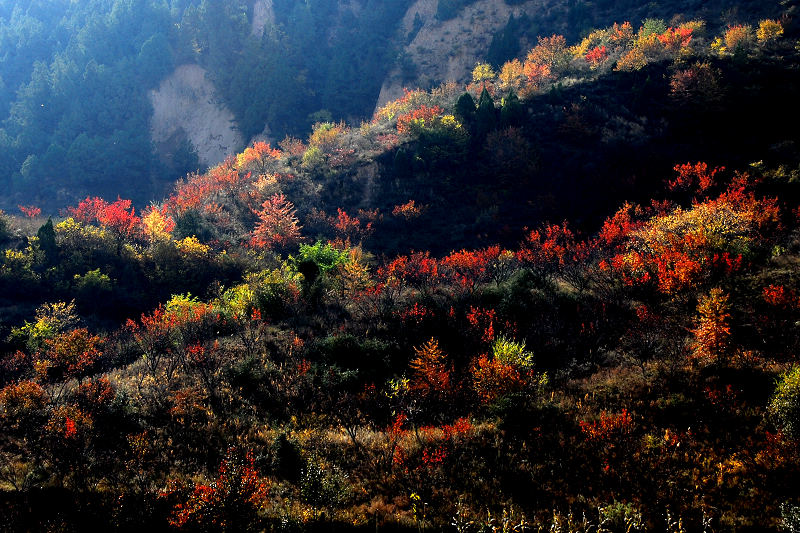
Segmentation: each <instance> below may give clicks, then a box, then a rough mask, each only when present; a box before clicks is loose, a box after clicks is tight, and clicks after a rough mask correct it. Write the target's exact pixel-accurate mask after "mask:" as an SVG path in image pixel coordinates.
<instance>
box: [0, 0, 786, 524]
mask: <svg viewBox="0 0 800 533" xmlns="http://www.w3.org/2000/svg"><path fill="white" fill-rule="evenodd" d="M465 4H466V3H465ZM468 4H469V5H464V6H462V5H461V3H453V4H451V5H450V7H451V8H452V11H450V12H448V11H445V13H450V14H453V17H451V18H449V19H448V20H455V19H457V17H458V14H459V13H464V11H462V10H461V8H463V9H472V8H476V7H477V5H478V3H477V2H476V3H468ZM576 4H577V3H576ZM359 5H361V4H358V3H352V4H351V5H350V7H349V8H348V9H346V10H342V9H340V8H339V7H336V8H335V9H334V7H333V6H332V5H328V7H329V8H330V11H323V13H324V14H325V16H327V17H330V18H331V19H334V18H336V17H345V14H344V13H345V12H346V11H349V10H350V9H353V10H356V9H357V8H358V6H359ZM442 5H443V4H442V3H440V4H438V6H437V11H438V10H439V9H441V6H442ZM593 5H594V6H596V7H598V8H599V7H601V6H602V5H604V4H603V3H601V2H597V3H596V4H593ZM748 5H750V4H742V6H743V7H742V9H743V10H745V9H746V8H747V6H748ZM337 6H338V4H337ZM306 7H307V8H309V9H312V11H313V9H314V8H320V7H325V5H320V4H314V3H309V4H306V5H305V7H304V6H300V7H299V8H298V7H297V5H295V6H294V7H293V8H292V9H291V12H289V9H288V8H289V3H288V2H286V1H279V0H274V1H273V2H272V3H271V4H270V3H265V4H263V5H262V6H261V7H260V8H259V9H261V10H262V11H259V13H261V15H260V16H262V17H263V18H262V19H261V20H264V21H266V22H269V21H271V20H272V18H273V17H274V20H275V24H277V25H281V24H283V25H284V28H289V27H292V25H295V24H300V22H302V21H303V20H305V22H306V23H311V22H313V20H314V18H313V17H311V18H307V19H303V18H302V16H301V15H302V14H303V13H305V14H306V15H308V14H309V13H311V12H309V11H304V9H305V8H306ZM401 7H402V11H405V9H406V8H405V6H401ZM783 7H784V8H785V9H786V10H787V11H786V12H785V13H784V14H783V15H782V16H781V17H780V18H760V15H754V18H752V19H749V18H747V17H745V18H744V20H741V21H740V23H738V24H733V25H730V26H729V25H717V24H716V23H715V22H713V21H708V22H707V21H705V20H702V19H699V18H694V17H692V18H689V17H673V16H671V15H670V16H669V18H668V20H665V19H660V18H649V19H647V20H645V21H643V22H642V23H638V22H636V23H633V22H626V21H625V20H621V21H611V22H609V23H608V24H607V25H605V26H598V27H596V28H594V29H591V30H589V31H586V32H582V33H581V35H580V36H577V37H574V38H573V37H570V38H567V37H566V36H563V35H558V34H551V33H545V34H544V35H541V36H540V37H541V38H534V39H531V40H530V42H529V44H528V48H527V49H524V50H522V51H520V53H519V54H517V55H516V56H514V57H510V58H508V59H507V60H504V61H501V62H499V63H498V64H494V65H493V64H492V63H490V62H489V61H488V60H487V61H481V62H479V63H478V64H476V65H473V66H472V69H471V72H470V76H469V78H468V79H467V80H466V83H464V84H461V83H456V82H445V83H442V84H439V85H435V86H433V87H430V88H429V89H425V90H423V89H408V90H405V91H404V92H403V94H402V96H400V97H399V98H398V99H395V100H390V101H388V102H386V103H385V104H384V105H383V106H381V107H380V108H379V109H378V110H377V111H376V112H375V113H374V115H373V116H372V117H371V118H370V120H368V121H363V122H362V123H360V124H359V125H348V124H347V123H345V122H344V121H336V120H334V119H333V112H331V115H330V116H327V115H325V114H324V113H320V114H318V115H316V118H318V119H321V120H318V121H316V122H315V123H314V125H313V126H312V129H311V132H310V134H308V135H302V136H300V135H295V136H292V135H286V136H285V137H282V138H281V140H279V141H278V142H277V143H274V142H272V141H270V142H267V140H256V141H253V142H248V143H247V145H246V147H245V148H244V149H243V150H241V151H240V152H239V153H237V154H236V156H235V157H230V158H228V159H226V160H224V161H223V162H221V163H219V164H217V165H214V166H212V167H211V168H209V169H208V170H207V171H202V172H200V171H198V172H192V173H190V174H188V175H186V177H185V178H184V179H181V180H179V181H178V182H176V183H175V184H174V187H173V188H172V189H171V192H170V193H169V194H167V195H166V196H165V197H164V198H163V199H162V200H161V201H159V202H154V203H152V204H151V205H149V206H148V207H147V208H145V209H139V208H137V207H136V206H135V204H134V202H132V201H131V200H129V199H123V198H120V197H119V196H116V195H114V196H110V197H107V198H105V199H104V198H103V197H99V196H87V197H85V198H84V199H82V200H81V201H79V202H75V204H74V205H73V206H72V207H69V208H68V209H67V210H65V212H64V213H63V215H62V216H60V217H57V218H55V219H53V218H49V217H46V216H43V215H42V213H41V211H39V210H38V209H37V208H36V207H35V206H24V208H23V209H22V210H21V216H16V215H13V216H12V215H8V214H0V246H1V247H2V255H0V525H1V526H2V529H4V530H8V531H41V530H45V531H46V530H55V531H139V530H141V529H142V528H146V529H148V530H153V531H198V532H200V531H202V532H207V531H220V532H222V531H228V532H230V531H237V532H238V531H297V532H302V531H367V530H369V531H372V530H377V531H386V530H388V531H402V532H406V531H408V532H410V531H417V532H421V531H427V532H434V531H453V530H455V531H457V532H470V533H483V532H487V531H519V532H524V531H564V532H570V533H572V532H575V533H577V532H580V533H590V532H591V533H600V532H601V531H603V532H606V531H607V532H623V531H624V532H626V533H627V532H632V531H655V532H669V533H673V532H674V533H679V532H685V531H719V532H723V531H724V532H734V531H735V532H743V531H744V532H748V531H752V532H760V531H768V532H778V531H793V530H796V529H798V528H800V519H798V517H799V516H800V490H799V489H798V487H797V484H796V483H795V482H794V481H795V479H796V478H797V475H798V473H800V461H799V460H798V457H800V454H799V453H798V452H800V430H798V428H800V365H799V363H798V360H797V349H798V346H800V334H799V333H798V330H797V324H798V321H800V275H799V273H798V269H797V265H798V264H800V239H798V236H799V235H800V233H798V227H800V181H799V179H800V144H798V143H800V137H799V136H798V132H797V129H796V128H795V124H797V123H798V119H800V116H798V115H799V114H800V108H798V106H796V105H795V100H796V95H797V94H798V91H799V90H800V68H798V66H799V65H800V48H798V38H800V31H798V25H797V23H796V21H795V20H794V19H793V18H792V15H793V13H794V11H793V8H792V6H790V5H788V4H787V5H785V6H783ZM206 8H209V9H213V7H212V6H209V5H207V6H206ZM217 8H220V4H217ZM651 8H652V9H655V8H654V7H653V6H649V7H647V8H646V9H651ZM397 9H400V7H398V8H397ZM587 9H588V7H587ZM643 9H644V8H643ZM743 12H745V13H749V11H743ZM753 13H757V12H753ZM217 14H218V13H217ZM314 15H315V16H317V15H319V16H322V14H321V13H320V12H314ZM448 16H449V15H448ZM190 19H191V18H186V19H184V21H185V22H186V23H187V24H188V22H189V21H190ZM199 20H201V21H202V20H205V21H206V22H205V23H208V21H209V19H203V17H202V16H201V17H200V19H199ZM236 20H238V22H239V24H241V28H240V29H244V30H246V32H247V34H248V35H250V34H251V33H252V32H253V30H254V28H253V26H252V25H251V24H250V22H249V19H247V18H245V17H240V18H238V19H236ZM264 27H265V28H267V26H264ZM256 33H258V32H256ZM289 34H291V33H289ZM193 35H194V37H195V39H196V38H198V36H202V35H203V33H202V32H195V33H194V34H193ZM264 35H267V32H266V31H265V33H264ZM219 38H220V39H222V37H219ZM328 39H330V42H331V43H336V42H337V40H336V39H337V36H336V35H328ZM249 42H250V43H251V44H252V43H253V41H249ZM194 44H196V45H197V50H198V52H197V53H198V54H199V55H198V57H200V58H203V61H207V62H206V63H204V64H205V67H203V68H206V69H207V72H209V73H210V79H206V78H204V77H201V76H200V73H201V72H200V70H199V69H200V68H201V67H200V66H199V64H198V65H195V66H192V67H188V68H189V70H190V71H189V72H188V73H186V74H185V75H184V76H182V78H181V82H182V83H183V84H184V90H182V89H181V88H180V86H179V85H178V84H177V83H176V84H175V85H173V87H172V89H171V90H172V91H173V92H174V93H181V92H184V93H186V92H191V91H197V92H203V93H204V96H203V98H198V99H197V100H198V101H199V102H200V103H201V104H202V103H203V100H205V103H206V104H210V105H211V106H212V107H213V108H214V109H215V110H216V112H221V109H222V106H221V105H220V104H221V103H220V102H219V101H216V99H215V98H211V101H209V98H210V97H209V96H208V95H210V92H211V83H213V88H214V89H215V90H218V91H220V94H225V91H226V90H229V89H230V87H231V85H227V86H226V85H225V83H221V82H220V80H223V79H224V78H219V77H215V76H221V74H220V73H224V72H228V74H230V73H231V72H238V74H237V76H238V75H240V74H242V73H244V72H246V71H247V70H246V69H244V68H243V67H242V66H241V65H239V67H237V68H240V69H241V70H237V68H234V69H233V70H219V71H215V70H214V65H216V67H218V68H220V69H221V68H222V67H223V66H224V65H222V64H221V63H220V64H217V63H215V62H214V61H216V60H219V61H221V60H222V58H221V57H216V56H215V54H216V53H217V52H215V50H217V49H216V48H215V46H214V45H213V44H211V42H210V41H209V42H207V43H203V42H200V41H196V42H195V43H194ZM320 46H321V47H322V45H320ZM239 59H241V60H242V61H249V60H250V59H248V58H247V57H244V56H241V57H240V58H239ZM263 59H264V60H265V61H278V60H279V59H280V58H277V57H276V56H270V57H264V58H263ZM181 64H182V65H185V64H186V63H181ZM186 68H187V67H179V70H180V69H184V70H185V69H186ZM172 69H173V67H170V69H168V71H169V72H171V71H172ZM214 72H217V74H215V73H214ZM328 72H330V71H328ZM233 79H238V78H237V77H236V76H234V77H232V78H230V79H229V81H230V80H233ZM246 79H251V80H255V79H259V78H258V76H254V77H253V78H246ZM309 79H310V78H309ZM319 79H322V77H320V78H318V80H319ZM380 79H382V78H373V79H372V80H370V83H377V81H380ZM318 80H317V81H318ZM176 81H177V80H176ZM295 81H297V80H295ZM207 82H208V83H207ZM308 83H309V85H307V86H306V87H309V86H311V84H312V83H316V82H312V81H308ZM154 87H155V86H154ZM225 87H228V89H226V88H225ZM162 88H163V90H164V92H163V93H162V94H166V93H167V92H168V91H167V89H169V87H167V86H166V85H164V86H162ZM270 90H272V89H270ZM359 90H360V89H359ZM162 97H163V96H162ZM227 98H228V97H224V98H223V99H224V100H226V101H228V100H227ZM173 101H174V100H173ZM228 104H229V105H228V109H229V110H230V113H231V114H232V115H233V116H234V117H236V116H237V113H238V111H237V109H240V108H237V107H236V105H235V104H232V103H231V102H230V101H228ZM166 107H170V108H171V107H175V105H174V104H173V105H171V106H166ZM297 109H300V108H296V109H291V110H287V109H284V110H283V111H282V112H283V113H287V114H288V113H290V111H294V112H297ZM341 113H343V114H344V113H346V112H345V111H341ZM227 116H230V115H227ZM326 118H327V120H325V119H326ZM225 119H226V116H222V120H221V122H225ZM303 120H305V118H303ZM256 122H257V121H254V122H253V124H256ZM190 129H191V128H190ZM241 131H242V133H243V135H244V136H245V137H246V136H249V134H248V133H246V130H244V129H243V130H241ZM171 136H172V137H173V139H172V142H174V143H175V144H178V141H177V140H176V139H178V138H179V137H180V132H177V130H176V132H174V133H172V134H171ZM187 137H189V135H188V132H187Z"/></svg>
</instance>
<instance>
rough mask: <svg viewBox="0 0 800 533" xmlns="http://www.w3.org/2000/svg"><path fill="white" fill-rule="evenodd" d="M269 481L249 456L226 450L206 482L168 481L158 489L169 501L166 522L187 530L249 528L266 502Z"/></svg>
mask: <svg viewBox="0 0 800 533" xmlns="http://www.w3.org/2000/svg"><path fill="white" fill-rule="evenodd" d="M268 493H269V483H268V482H267V481H266V480H265V479H264V478H263V477H261V476H260V475H259V473H258V471H257V470H256V468H255V464H254V461H253V456H252V454H250V453H242V452H241V451H238V450H236V449H230V450H228V453H227V455H226V456H225V458H224V459H223V460H222V463H221V464H220V466H219V470H218V472H217V478H216V479H215V480H214V481H212V482H211V483H209V484H204V483H194V484H190V485H189V484H186V483H183V482H180V481H172V482H170V484H169V486H168V488H167V490H166V491H164V492H163V493H162V497H163V498H167V499H168V500H170V501H171V503H172V504H173V507H172V513H171V514H170V517H169V523H170V525H171V526H172V527H175V528H178V529H182V530H187V531H204V532H211V531H220V532H233V531H249V530H250V529H251V528H252V527H253V525H254V524H256V523H258V521H259V513H260V512H261V511H262V510H263V509H264V508H265V507H266V505H267V495H268Z"/></svg>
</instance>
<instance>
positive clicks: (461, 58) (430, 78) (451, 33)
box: [377, 0, 544, 107]
mask: <svg viewBox="0 0 800 533" xmlns="http://www.w3.org/2000/svg"><path fill="white" fill-rule="evenodd" d="M543 3H544V2H543V0H535V1H531V2H525V3H523V4H520V5H516V6H509V5H507V4H506V3H505V1H504V0H478V1H477V2H474V3H473V4H470V5H468V6H466V7H465V8H464V9H462V10H461V11H460V13H459V14H458V16H456V17H455V18H452V19H450V20H445V21H440V20H438V19H437V18H436V11H437V8H438V0H417V2H415V3H414V5H412V6H411V8H409V10H408V11H407V12H406V15H405V17H404V18H403V24H402V36H400V37H398V38H400V39H402V38H404V37H405V36H407V35H409V34H411V33H412V32H413V31H414V29H415V26H414V25H415V20H417V21H421V22H422V27H421V28H419V31H418V32H417V33H416V35H415V36H414V37H413V39H412V40H411V41H410V42H409V43H408V44H406V45H405V46H403V48H402V51H403V53H404V54H405V55H406V58H407V59H406V60H407V61H408V60H410V61H411V62H413V64H414V65H415V66H416V70H417V73H418V74H417V76H416V79H414V80H410V81H409V80H408V79H406V80H404V79H403V75H402V72H401V68H400V66H398V67H396V68H395V69H394V70H392V72H391V73H390V74H389V76H388V77H387V78H386V80H385V81H384V83H383V86H382V87H381V93H380V95H379V97H378V102H377V105H378V107H380V106H381V105H383V104H384V103H386V102H388V101H390V100H394V99H396V98H399V97H400V96H402V94H403V87H404V86H406V87H407V86H412V87H413V86H419V87H428V86H430V85H435V84H437V83H441V82H446V81H456V82H465V81H468V79H469V78H470V75H471V72H472V69H473V67H475V64H476V63H477V62H479V61H483V60H484V58H485V57H486V52H487V51H488V49H489V45H490V44H491V41H492V36H493V35H494V34H495V33H496V32H497V31H499V30H501V29H502V28H503V27H504V26H505V25H506V23H507V22H508V18H509V16H510V15H511V14H513V15H514V16H515V17H519V16H520V15H521V14H523V13H526V14H529V15H531V14H534V13H535V12H536V11H537V10H539V9H541V8H542V7H543Z"/></svg>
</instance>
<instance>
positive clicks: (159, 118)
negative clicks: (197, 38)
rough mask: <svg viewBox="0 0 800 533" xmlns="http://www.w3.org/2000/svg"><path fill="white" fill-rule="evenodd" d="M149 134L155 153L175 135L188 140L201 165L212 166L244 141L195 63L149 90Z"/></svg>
mask: <svg viewBox="0 0 800 533" xmlns="http://www.w3.org/2000/svg"><path fill="white" fill-rule="evenodd" d="M150 102H151V103H152V105H153V117H152V119H151V123H150V134H151V138H152V139H153V143H154V144H155V145H156V150H158V151H159V152H160V151H161V150H162V149H163V148H165V147H166V146H168V145H174V144H175V140H176V137H182V136H184V137H185V138H186V139H188V140H189V142H190V143H191V145H192V147H193V148H194V150H195V151H196V152H197V155H198V158H199V159H200V162H201V163H202V164H203V165H206V166H213V165H215V164H217V163H219V162H221V161H223V160H224V159H225V158H226V157H227V156H229V155H231V154H234V153H236V151H237V150H239V149H241V148H242V146H243V144H244V139H243V138H242V134H241V132H240V131H239V129H238V128H237V126H236V123H235V121H234V116H233V113H231V111H230V110H229V109H228V108H227V107H226V106H225V105H224V104H223V103H222V102H221V100H220V99H219V98H218V97H217V96H216V90H215V88H214V85H213V84H212V83H211V82H210V81H209V80H208V79H207V78H206V71H205V70H204V69H203V68H202V67H200V66H199V65H194V64H188V65H181V66H179V67H178V68H176V69H175V71H174V72H173V73H172V74H171V75H170V76H169V77H167V78H166V79H164V80H163V81H162V82H161V85H160V86H159V87H158V89H155V90H153V91H151V92H150Z"/></svg>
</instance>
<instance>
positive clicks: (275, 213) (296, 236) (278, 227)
mask: <svg viewBox="0 0 800 533" xmlns="http://www.w3.org/2000/svg"><path fill="white" fill-rule="evenodd" d="M256 216H258V222H257V223H256V227H255V229H254V230H253V233H252V234H251V237H250V244H251V245H252V246H254V247H256V248H277V247H287V246H290V245H293V244H296V243H298V242H300V240H301V235H300V228H301V226H300V222H299V221H298V220H297V211H296V210H295V208H294V204H293V203H292V202H290V201H289V200H287V199H286V197H285V196H284V195H283V194H281V193H276V194H274V195H272V196H271V197H270V198H267V199H266V200H265V201H264V203H263V204H262V205H261V210H260V211H257V212H256Z"/></svg>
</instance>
